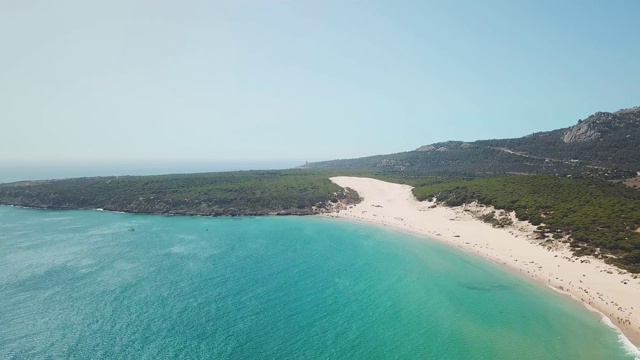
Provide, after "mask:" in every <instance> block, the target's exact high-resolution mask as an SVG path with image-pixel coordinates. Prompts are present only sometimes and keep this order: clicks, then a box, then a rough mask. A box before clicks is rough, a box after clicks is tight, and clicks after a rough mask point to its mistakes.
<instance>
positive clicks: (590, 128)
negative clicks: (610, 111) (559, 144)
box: [562, 121, 602, 143]
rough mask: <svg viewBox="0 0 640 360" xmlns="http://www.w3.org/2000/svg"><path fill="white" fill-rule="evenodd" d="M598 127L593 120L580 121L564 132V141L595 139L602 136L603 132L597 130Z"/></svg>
mask: <svg viewBox="0 0 640 360" xmlns="http://www.w3.org/2000/svg"><path fill="white" fill-rule="evenodd" d="M596 127H597V126H596V124H595V122H593V121H582V122H579V123H578V124H577V125H575V126H573V127H572V128H571V129H569V131H567V132H566V133H565V134H564V136H563V137H562V141H564V142H565V143H572V142H582V141H591V140H595V139H597V138H599V137H600V136H602V134H601V133H600V132H598V131H597V130H596Z"/></svg>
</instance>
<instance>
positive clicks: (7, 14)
mask: <svg viewBox="0 0 640 360" xmlns="http://www.w3.org/2000/svg"><path fill="white" fill-rule="evenodd" d="M639 13H640V2H639V1H635V0H629V1H622V0H611V1H606V0H593V1H583V0H575V1H569V0H567V1H562V0H540V1H527V0H523V1H511V0H504V1H497V0H496V1H489V0H486V1H456V0H454V1H427V0H420V1H350V0H341V1H328V0H327V1H325V0H322V1H321V0H316V1H305V0H299V1H267V0H259V1H258V0H255V1H247V0H229V1H130V0H126V1H120V0H113V1H84V0H79V1H70V0H58V1H31V0H21V1H3V2H1V3H0V44H1V48H0V49H1V50H0V51H1V52H0V54H1V56H0V134H1V141H0V163H7V164H26V163H42V164H45V163H48V164H51V163H64V164H74V163H92V164H98V163H163V162H172V163H176V162H225V163H233V162H249V161H265V162H274V161H287V162H291V163H294V162H296V161H300V162H304V161H317V160H329V159H335V158H352V157H361V156H367V155H374V154H382V153H393V152H400V151H407V150H412V149H415V148H417V147H419V146H421V145H424V144H430V143H434V142H439V141H446V140H464V141H473V140H478V139H491V138H505V137H520V136H523V135H527V134H530V133H533V132H537V131H543V130H552V129H556V128H560V127H567V126H570V125H572V124H574V123H576V122H577V121H578V119H583V118H586V117H587V116H588V115H590V114H592V113H594V112H596V111H616V110H619V109H621V108H628V107H633V106H637V105H640V96H639V95H640V90H639V88H638V84H640V66H638V64H640V46H638V39H640V22H638V20H637V16H638V14H639Z"/></svg>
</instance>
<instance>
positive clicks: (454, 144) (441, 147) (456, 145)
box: [415, 141, 473, 152]
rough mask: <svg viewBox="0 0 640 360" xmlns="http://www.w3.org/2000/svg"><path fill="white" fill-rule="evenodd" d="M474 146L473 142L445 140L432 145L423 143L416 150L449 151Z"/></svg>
mask: <svg viewBox="0 0 640 360" xmlns="http://www.w3.org/2000/svg"><path fill="white" fill-rule="evenodd" d="M470 147H473V144H471V143H467V142H462V141H445V142H441V143H435V144H430V145H423V146H420V147H419V148H417V149H416V150H415V151H425V152H427V151H434V150H435V151H439V152H442V151H448V150H449V149H467V148H470Z"/></svg>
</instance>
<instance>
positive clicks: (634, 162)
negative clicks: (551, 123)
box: [475, 108, 640, 171]
mask: <svg viewBox="0 0 640 360" xmlns="http://www.w3.org/2000/svg"><path fill="white" fill-rule="evenodd" d="M578 125H582V129H581V130H582V131H584V133H586V134H589V135H591V137H593V139H592V140H588V141H573V142H565V141H563V135H564V134H565V133H567V132H568V131H569V130H571V128H567V129H558V130H553V131H549V132H540V133H535V134H532V135H529V136H525V137H521V138H517V139H503V140H485V141H477V142H475V144H476V145H479V146H488V147H498V148H507V149H510V150H513V151H517V152H521V153H525V154H528V155H531V156H536V157H543V158H553V159H561V160H564V161H571V160H574V161H576V160H578V161H580V162H581V163H586V164H591V165H595V166H600V167H609V168H618V169H622V170H631V171H638V170H640V166H639V165H640V151H638V149H640V109H638V108H635V109H630V110H627V111H619V112H616V113H608V112H598V113H596V114H594V115H591V116H589V117H588V118H587V119H585V120H580V121H579V122H578V124H577V125H576V126H578Z"/></svg>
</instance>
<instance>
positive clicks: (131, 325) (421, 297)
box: [0, 206, 634, 359]
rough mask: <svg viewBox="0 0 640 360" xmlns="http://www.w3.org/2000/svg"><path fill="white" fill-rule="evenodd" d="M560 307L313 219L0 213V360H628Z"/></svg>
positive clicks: (488, 272)
mask: <svg viewBox="0 0 640 360" xmlns="http://www.w3.org/2000/svg"><path fill="white" fill-rule="evenodd" d="M633 358H634V355H633V354H632V353H631V351H630V349H629V348H627V347H625V345H624V343H623V341H622V340H621V336H620V335H619V333H617V332H616V331H615V330H614V329H612V328H609V327H607V326H606V325H605V324H604V323H603V322H602V320H601V319H600V317H599V316H597V315H595V314H594V313H591V312H589V311H588V310H587V309H586V308H584V307H583V306H581V305H580V304H578V303H577V302H575V301H572V300H570V299H569V298H568V297H567V296H565V295H563V294H559V293H557V292H554V291H552V290H551V289H549V288H547V287H545V286H544V285H541V284H538V283H534V282H531V281H529V280H527V279H525V278H521V277H518V276H517V275H515V274H512V273H510V272H507V271H505V270H504V269H502V268H500V267H498V266H496V265H495V264H493V263H490V262H488V261H486V260H483V259H481V258H477V257H474V256H473V255H470V254H467V253H464V252H460V251H459V250H457V249H455V248H451V247H448V246H446V245H444V244H441V243H438V242H435V241H430V240H429V239H423V238H418V237H414V236H411V235H408V234H405V233H400V232H396V231H393V230H391V229H387V228H384V227H374V226H368V225H363V224H359V223H352V222H347V221H344V220H338V219H328V218H322V217H240V218H209V217H181V216H160V215H133V214H123V213H110V212H105V211H98V210H96V211H93V210H67V211H58V210H35V209H25V208H18V207H7V206H0V359H633Z"/></svg>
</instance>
